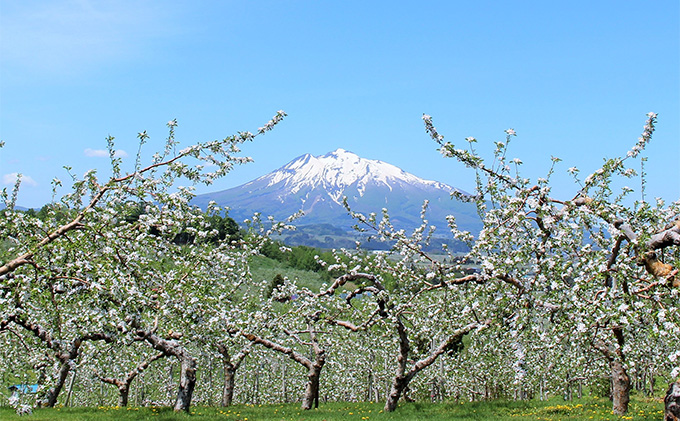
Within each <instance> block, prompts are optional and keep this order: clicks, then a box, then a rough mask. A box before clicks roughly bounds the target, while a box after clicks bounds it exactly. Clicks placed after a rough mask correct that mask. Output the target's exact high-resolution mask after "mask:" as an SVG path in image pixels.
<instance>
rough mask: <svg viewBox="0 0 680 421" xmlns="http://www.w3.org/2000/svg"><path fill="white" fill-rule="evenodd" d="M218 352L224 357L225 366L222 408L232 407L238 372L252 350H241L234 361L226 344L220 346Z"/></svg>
mask: <svg viewBox="0 0 680 421" xmlns="http://www.w3.org/2000/svg"><path fill="white" fill-rule="evenodd" d="M217 351H218V352H219V353H220V354H221V355H222V364H223V366H224V387H223V389H222V406H230V405H231V404H232V402H233V400H234V385H235V384H236V371H237V370H238V368H239V367H240V366H241V363H242V362H243V360H244V359H245V357H246V356H247V355H248V353H249V352H250V348H245V349H243V350H241V352H239V353H238V354H236V356H234V358H233V359H232V357H231V355H230V354H229V348H228V347H227V345H226V344H218V345H217Z"/></svg>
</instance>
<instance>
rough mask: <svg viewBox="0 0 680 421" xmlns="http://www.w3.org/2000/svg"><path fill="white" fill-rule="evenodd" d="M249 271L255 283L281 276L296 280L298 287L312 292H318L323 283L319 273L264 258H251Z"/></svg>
mask: <svg viewBox="0 0 680 421" xmlns="http://www.w3.org/2000/svg"><path fill="white" fill-rule="evenodd" d="M251 271H252V274H253V279H254V280H255V281H256V282H259V281H261V280H263V279H267V280H269V281H271V280H272V279H274V277H275V276H276V275H277V274H281V276H284V277H287V278H288V279H291V280H293V279H294V280H296V281H297V284H298V286H302V287H307V288H309V289H311V290H313V291H315V290H318V289H319V287H320V286H321V284H322V283H323V281H322V279H321V275H320V274H319V273H316V272H311V271H306V270H300V269H295V268H291V267H289V266H287V265H286V264H285V263H281V262H278V261H276V260H273V259H269V258H267V257H264V256H254V257H253V258H252V261H251Z"/></svg>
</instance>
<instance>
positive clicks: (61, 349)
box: [0, 314, 113, 407]
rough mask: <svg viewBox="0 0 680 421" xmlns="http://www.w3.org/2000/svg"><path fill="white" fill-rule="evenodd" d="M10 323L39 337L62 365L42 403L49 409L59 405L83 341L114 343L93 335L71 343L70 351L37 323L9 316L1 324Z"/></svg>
mask: <svg viewBox="0 0 680 421" xmlns="http://www.w3.org/2000/svg"><path fill="white" fill-rule="evenodd" d="M10 322H13V323H16V324H17V325H19V326H21V327H23V328H24V329H26V330H28V331H29V332H31V333H33V334H34V335H35V336H37V337H38V338H39V339H40V340H41V341H42V342H43V343H44V344H45V345H47V347H49V348H50V349H51V350H53V351H54V357H55V359H56V360H58V361H59V363H60V365H59V370H58V371H57V374H56V376H55V383H54V385H53V386H52V387H51V388H50V389H49V390H48V391H47V393H46V394H45V399H44V401H43V402H42V404H43V405H44V406H47V407H53V406H55V405H56V404H57V399H58V398H59V393H61V390H62V389H63V388H64V383H66V379H67V378H68V374H69V372H70V371H71V364H72V363H73V361H75V360H76V358H78V356H79V355H80V346H81V345H82V344H83V341H105V342H111V341H113V338H111V336H109V335H106V334H104V333H91V334H88V335H83V336H81V337H78V338H75V339H74V340H73V341H72V342H71V343H70V345H69V347H68V349H65V343H64V342H62V341H59V340H55V339H54V338H53V337H52V334H51V333H50V332H49V331H48V330H47V329H45V328H44V327H42V326H41V325H39V324H37V323H34V322H31V321H28V320H26V319H25V318H24V317H22V316H19V315H16V314H13V315H11V316H9V317H8V318H7V320H3V321H2V322H0V327H5V326H7V324H8V323H10Z"/></svg>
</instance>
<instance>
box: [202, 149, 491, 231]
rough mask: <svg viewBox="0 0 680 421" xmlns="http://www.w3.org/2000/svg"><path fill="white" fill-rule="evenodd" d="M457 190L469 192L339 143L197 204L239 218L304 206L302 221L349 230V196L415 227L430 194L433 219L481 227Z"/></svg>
mask: <svg viewBox="0 0 680 421" xmlns="http://www.w3.org/2000/svg"><path fill="white" fill-rule="evenodd" d="M455 191H458V192H461V193H465V192H463V191H461V190H460V189H457V188H455V187H452V186H449V185H447V184H444V183H441V182H438V181H433V180H425V179H423V178H420V177H417V176H416V175H413V174H411V173H408V172H406V171H404V170H402V169H401V168H399V167H396V166H394V165H392V164H389V163H386V162H383V161H379V160H373V159H366V158H361V157H359V156H358V155H356V154H354V153H352V152H349V151H346V150H345V149H342V148H339V149H336V150H335V151H332V152H329V153H327V154H325V155H319V156H313V155H311V154H303V155H300V156H298V157H297V158H295V159H293V160H292V161H290V162H288V163H287V164H285V165H283V166H282V167H280V168H278V169H276V170H274V171H272V172H270V173H268V174H265V175H263V176H261V177H258V178H256V179H254V180H252V181H249V182H247V183H245V184H242V185H240V186H237V187H234V188H231V189H227V190H222V191H218V192H214V193H207V194H202V195H199V196H196V198H195V199H194V200H193V201H192V203H194V204H196V205H198V206H200V207H202V208H205V207H206V206H207V205H208V203H209V202H210V201H215V202H216V203H217V204H218V205H219V206H227V207H229V208H230V211H229V215H230V216H231V217H232V218H234V219H236V220H237V222H240V221H242V220H243V219H246V218H250V217H251V216H252V214H253V213H254V212H260V213H261V214H263V215H272V216H274V217H275V219H277V220H282V219H285V218H287V217H288V216H290V215H292V214H294V213H296V212H298V211H299V210H302V211H303V212H304V213H305V216H303V217H302V218H300V219H299V220H297V221H296V222H297V223H298V224H300V225H303V224H332V225H334V226H340V227H342V228H345V229H347V230H349V229H350V227H351V226H352V225H353V224H354V223H355V222H354V221H353V220H352V218H351V217H350V215H349V214H348V213H347V211H346V209H345V208H344V206H343V198H344V197H347V201H348V203H349V205H350V207H351V208H352V210H354V211H357V212H362V213H370V212H375V213H380V212H381V210H382V209H383V208H387V209H388V211H389V214H390V219H391V221H392V222H393V223H394V224H395V226H396V227H397V228H405V229H410V228H415V227H416V226H418V225H419V224H420V222H421V220H420V213H421V208H422V204H423V202H424V200H426V199H427V200H429V203H430V204H429V211H428V214H427V219H428V220H429V221H430V223H431V224H433V225H437V226H439V227H446V216H447V215H449V214H453V215H454V216H455V217H456V220H457V222H458V224H459V227H460V228H462V229H465V230H468V231H474V232H476V231H478V229H479V227H481V223H480V222H479V217H478V216H477V214H476V209H475V207H474V205H472V204H469V203H462V202H459V201H456V200H453V199H452V198H451V194H452V193H453V192H455Z"/></svg>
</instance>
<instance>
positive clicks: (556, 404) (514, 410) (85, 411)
mask: <svg viewBox="0 0 680 421" xmlns="http://www.w3.org/2000/svg"><path fill="white" fill-rule="evenodd" d="M382 406H383V404H382V403H369V402H358V403H347V402H345V403H343V402H336V403H327V404H323V405H322V406H321V407H320V408H319V409H315V410H312V411H301V410H300V409H299V405H297V404H281V405H262V406H252V405H235V406H232V407H229V408H215V407H193V408H192V410H191V413H190V414H183V413H181V414H175V413H174V412H173V411H172V410H171V409H170V408H134V407H130V408H118V407H100V408H54V409H40V410H36V411H35V412H34V413H33V414H32V415H30V416H23V417H20V416H18V415H16V414H15V413H14V411H13V409H11V408H0V419H2V420H18V419H21V420H24V421H27V420H68V421H76V420H77V421H80V420H83V421H84V420H88V421H89V420H112V421H113V420H115V421H125V420H154V421H157V420H242V421H246V420H248V421H258V420H264V421H267V420H271V421H274V420H276V421H284V420H310V421H312V420H318V421H321V420H327V421H331V420H357V421H363V420H403V421H406V420H490V419H494V420H496V419H498V420H518V421H519V420H660V419H662V418H663V404H662V403H661V401H660V399H641V398H635V399H633V400H632V402H631V406H630V411H629V413H628V414H627V415H625V416H623V417H619V416H614V415H612V413H611V404H610V402H609V401H608V400H607V399H581V400H574V401H570V402H565V401H563V400H561V399H558V398H556V399H552V400H549V401H546V402H541V401H520V402H516V401H492V402H465V403H439V404H432V403H405V404H402V405H400V406H399V408H398V409H397V411H396V412H393V413H391V414H386V413H383V412H382Z"/></svg>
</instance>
